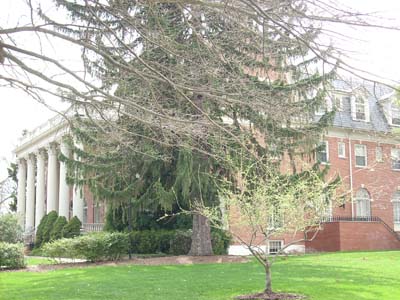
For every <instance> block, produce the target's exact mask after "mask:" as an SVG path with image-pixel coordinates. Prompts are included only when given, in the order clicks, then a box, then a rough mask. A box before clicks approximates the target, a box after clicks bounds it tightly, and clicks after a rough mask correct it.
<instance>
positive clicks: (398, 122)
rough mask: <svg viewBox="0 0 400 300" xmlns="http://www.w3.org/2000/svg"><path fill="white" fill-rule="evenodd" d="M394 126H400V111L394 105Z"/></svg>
mask: <svg viewBox="0 0 400 300" xmlns="http://www.w3.org/2000/svg"><path fill="white" fill-rule="evenodd" d="M392 125H395V126H400V109H399V108H398V107H396V106H394V105H392Z"/></svg>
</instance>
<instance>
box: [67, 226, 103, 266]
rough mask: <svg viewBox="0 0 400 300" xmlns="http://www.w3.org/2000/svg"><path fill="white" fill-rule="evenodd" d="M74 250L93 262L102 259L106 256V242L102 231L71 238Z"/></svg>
mask: <svg viewBox="0 0 400 300" xmlns="http://www.w3.org/2000/svg"><path fill="white" fill-rule="evenodd" d="M71 243H73V248H74V251H76V253H77V255H78V256H80V257H84V258H86V259H87V260H89V261H91V262H95V261H100V260H102V259H104V257H105V243H104V239H103V234H102V233H92V234H88V235H83V236H80V237H77V238H74V239H72V240H71Z"/></svg>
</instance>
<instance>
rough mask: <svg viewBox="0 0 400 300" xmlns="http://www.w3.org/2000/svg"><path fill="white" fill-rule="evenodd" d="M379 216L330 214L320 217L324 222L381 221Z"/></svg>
mask: <svg viewBox="0 0 400 300" xmlns="http://www.w3.org/2000/svg"><path fill="white" fill-rule="evenodd" d="M381 221H382V220H381V218H379V217H375V216H362V217H343V216H332V217H325V218H323V219H322V222H324V223H332V222H381Z"/></svg>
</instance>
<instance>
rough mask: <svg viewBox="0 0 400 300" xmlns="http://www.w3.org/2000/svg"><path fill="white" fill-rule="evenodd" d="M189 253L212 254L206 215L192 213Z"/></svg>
mask: <svg viewBox="0 0 400 300" xmlns="http://www.w3.org/2000/svg"><path fill="white" fill-rule="evenodd" d="M189 255H193V256H204V255H213V251H212V246H211V229H210V223H209V221H208V219H207V218H206V217H204V216H202V215H200V214H197V213H195V214H194V215H193V233H192V245H191V247H190V251H189Z"/></svg>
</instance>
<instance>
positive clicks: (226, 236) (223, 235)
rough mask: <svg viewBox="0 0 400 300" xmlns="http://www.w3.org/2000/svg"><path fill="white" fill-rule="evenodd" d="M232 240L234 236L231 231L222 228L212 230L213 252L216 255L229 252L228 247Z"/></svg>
mask: <svg viewBox="0 0 400 300" xmlns="http://www.w3.org/2000/svg"><path fill="white" fill-rule="evenodd" d="M231 241H232V237H231V235H230V233H229V232H227V231H225V230H220V229H214V230H212V231H211V242H212V248H213V253H214V254H215V255H226V254H228V248H229V245H230V243H231Z"/></svg>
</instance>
